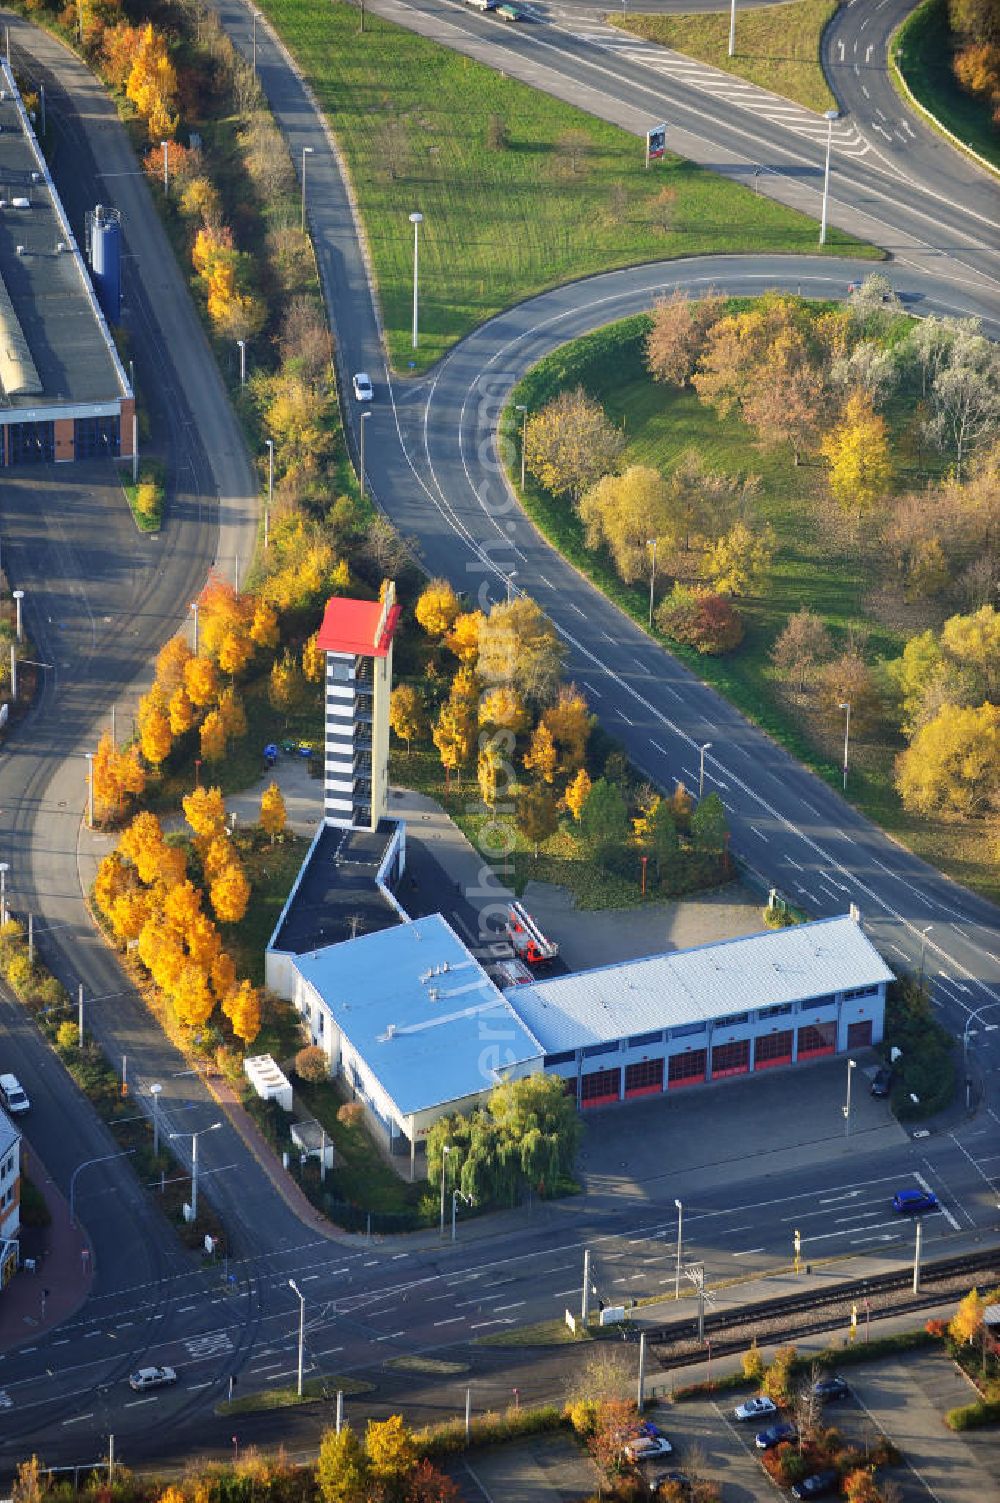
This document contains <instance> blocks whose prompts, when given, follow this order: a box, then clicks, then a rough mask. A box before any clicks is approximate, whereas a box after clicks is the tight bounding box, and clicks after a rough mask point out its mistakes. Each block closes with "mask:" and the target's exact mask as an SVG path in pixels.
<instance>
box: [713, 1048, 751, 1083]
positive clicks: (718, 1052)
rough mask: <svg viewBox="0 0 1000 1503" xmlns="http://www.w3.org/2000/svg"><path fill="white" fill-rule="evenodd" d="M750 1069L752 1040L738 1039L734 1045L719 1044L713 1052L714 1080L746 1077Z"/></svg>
mask: <svg viewBox="0 0 1000 1503" xmlns="http://www.w3.org/2000/svg"><path fill="white" fill-rule="evenodd" d="M749 1068H750V1040H749V1039H738V1040H737V1041H736V1042H735V1043H732V1044H717V1045H716V1047H715V1048H714V1049H713V1050H712V1079H713V1080H719V1079H720V1078H721V1077H722V1076H723V1075H745V1074H746V1073H747V1071H748V1070H749Z"/></svg>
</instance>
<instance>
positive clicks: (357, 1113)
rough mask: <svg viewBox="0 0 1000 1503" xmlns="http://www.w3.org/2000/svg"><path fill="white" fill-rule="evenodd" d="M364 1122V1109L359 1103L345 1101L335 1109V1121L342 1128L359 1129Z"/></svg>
mask: <svg viewBox="0 0 1000 1503" xmlns="http://www.w3.org/2000/svg"><path fill="white" fill-rule="evenodd" d="M364 1120H365V1109H364V1107H363V1106H362V1105H361V1102H360V1101H345V1102H344V1104H343V1106H338V1108H337V1121H338V1122H339V1123H340V1124H341V1125H342V1126H343V1127H360V1126H361V1124H362V1122H363V1121H364Z"/></svg>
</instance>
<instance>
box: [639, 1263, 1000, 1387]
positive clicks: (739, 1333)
mask: <svg viewBox="0 0 1000 1503" xmlns="http://www.w3.org/2000/svg"><path fill="white" fill-rule="evenodd" d="M974 1284H976V1285H979V1286H980V1287H985V1288H989V1287H992V1286H994V1285H997V1284H1000V1249H997V1248H991V1249H989V1250H987V1251H984V1252H981V1253H973V1254H968V1255H966V1256H964V1257H959V1258H948V1259H944V1260H942V1261H940V1262H935V1263H928V1264H926V1265H925V1266H924V1267H923V1268H922V1269H921V1276H920V1292H919V1293H918V1294H914V1293H913V1273H912V1270H911V1269H901V1270H898V1271H894V1272H891V1273H885V1274H876V1275H875V1276H873V1277H871V1278H867V1279H854V1280H851V1281H849V1282H846V1283H843V1284H838V1285H837V1286H836V1287H835V1288H824V1289H818V1288H817V1289H811V1290H810V1289H806V1290H803V1292H802V1293H801V1294H794V1295H791V1296H788V1295H785V1296H782V1297H780V1298H776V1299H772V1300H763V1301H760V1302H758V1303H757V1304H754V1305H747V1306H744V1307H743V1308H736V1309H728V1310H725V1311H706V1313H705V1321H704V1333H705V1340H704V1341H700V1340H699V1339H698V1333H697V1317H695V1316H688V1317H687V1318H685V1319H683V1320H677V1321H671V1322H669V1323H664V1324H663V1325H662V1326H656V1327H653V1328H652V1329H649V1328H647V1330H646V1340H647V1343H648V1346H649V1350H650V1353H651V1355H652V1357H653V1359H654V1360H655V1361H656V1362H657V1363H658V1364H659V1366H660V1367H661V1368H667V1367H682V1366H685V1365H686V1364H690V1363H694V1362H700V1361H703V1360H704V1357H705V1348H706V1345H707V1344H708V1343H711V1350H712V1354H713V1355H717V1356H725V1355H726V1354H728V1353H732V1352H740V1351H744V1350H745V1349H746V1347H747V1346H749V1344H750V1342H751V1341H753V1340H755V1339H756V1341H757V1343H758V1345H761V1346H764V1345H771V1344H773V1343H774V1342H776V1341H784V1340H788V1339H790V1338H792V1337H795V1336H806V1335H809V1334H813V1333H816V1332H822V1331H835V1330H844V1329H846V1328H847V1327H848V1326H849V1323H850V1318H851V1312H852V1309H853V1307H854V1306H857V1308H858V1317H859V1320H860V1319H866V1318H867V1317H868V1316H869V1315H871V1316H874V1317H878V1316H882V1315H889V1314H892V1315H898V1314H905V1313H907V1312H908V1311H918V1310H926V1309H928V1308H929V1307H930V1306H933V1305H937V1304H940V1303H941V1301H942V1300H947V1299H949V1298H950V1297H951V1296H952V1295H954V1297H955V1299H956V1301H957V1300H958V1299H959V1298H960V1297H961V1296H962V1295H963V1294H966V1293H967V1292H968V1290H969V1289H970V1288H971V1287H972V1286H973V1285H974Z"/></svg>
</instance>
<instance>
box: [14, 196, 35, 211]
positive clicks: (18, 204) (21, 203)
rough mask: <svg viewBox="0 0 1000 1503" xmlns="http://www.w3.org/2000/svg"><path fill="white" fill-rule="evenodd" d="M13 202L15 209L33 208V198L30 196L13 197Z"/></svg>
mask: <svg viewBox="0 0 1000 1503" xmlns="http://www.w3.org/2000/svg"><path fill="white" fill-rule="evenodd" d="M11 204H12V205H13V207H14V208H15V209H30V208H31V199H30V198H12V199H11Z"/></svg>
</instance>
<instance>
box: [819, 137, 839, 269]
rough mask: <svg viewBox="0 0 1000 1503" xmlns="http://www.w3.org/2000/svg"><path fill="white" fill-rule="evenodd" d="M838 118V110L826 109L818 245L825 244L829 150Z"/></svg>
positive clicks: (828, 198) (828, 189)
mask: <svg viewBox="0 0 1000 1503" xmlns="http://www.w3.org/2000/svg"><path fill="white" fill-rule="evenodd" d="M839 118H840V111H839V110H827V111H826V115H825V119H826V166H825V167H824V169H823V213H822V217H821V218H820V222H819V243H820V245H825V244H826V215H827V206H828V204H829V200H830V152H831V151H832V150H833V122H834V121H835V120H837V119H839Z"/></svg>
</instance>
